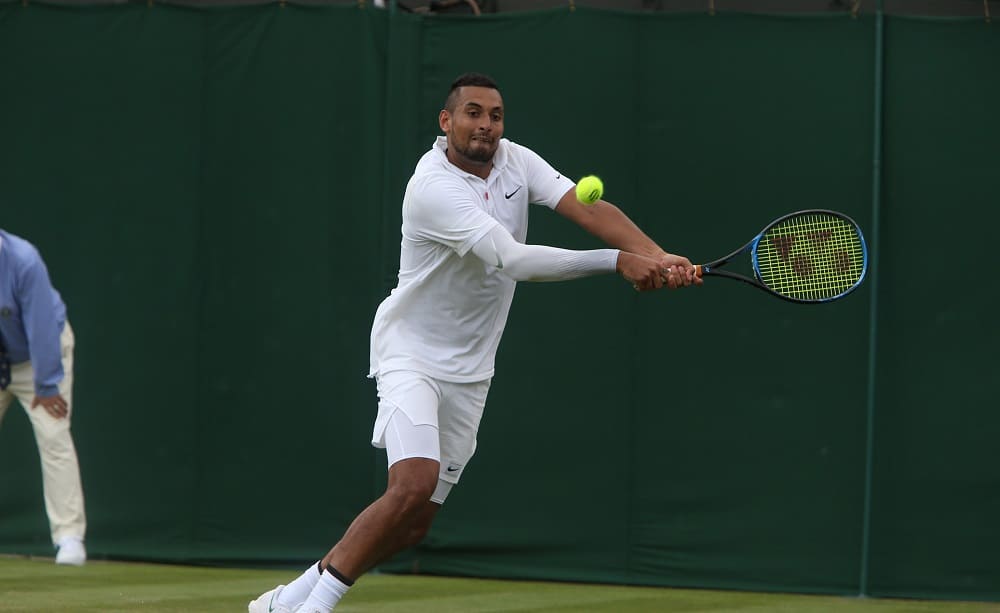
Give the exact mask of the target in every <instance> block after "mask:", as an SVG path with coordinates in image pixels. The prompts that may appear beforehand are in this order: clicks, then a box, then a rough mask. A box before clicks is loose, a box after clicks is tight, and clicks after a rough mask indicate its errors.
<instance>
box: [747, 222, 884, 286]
mask: <svg viewBox="0 0 1000 613" xmlns="http://www.w3.org/2000/svg"><path fill="white" fill-rule="evenodd" d="M750 259H751V263H752V265H753V271H754V276H755V277H756V280H757V281H758V282H759V283H760V284H761V285H762V286H763V287H764V288H765V289H767V290H768V291H770V292H772V293H774V294H775V295H777V296H779V297H781V298H784V299H786V300H791V301H792V302H803V303H822V302H830V301H831V300H836V299H838V298H843V297H844V296H846V295H847V294H849V293H851V292H853V291H854V290H855V289H857V288H858V286H859V285H861V282H862V281H864V278H865V275H866V274H867V273H868V246H867V244H866V243H865V237H864V234H862V232H861V228H860V227H858V224H857V223H855V221H854V220H853V219H851V218H850V217H848V216H847V215H844V214H843V213H839V212H837V211H829V210H826V209H809V210H805V211H797V212H795V213H790V214H788V215H785V216H784V217H780V218H778V219H776V220H774V221H773V222H771V223H770V224H769V225H768V226H767V227H766V228H764V229H763V230H762V231H761V232H760V234H759V235H757V237H756V239H754V241H753V243H752V246H751V250H750Z"/></svg>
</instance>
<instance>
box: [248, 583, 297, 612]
mask: <svg viewBox="0 0 1000 613" xmlns="http://www.w3.org/2000/svg"><path fill="white" fill-rule="evenodd" d="M283 589H285V586H283V585H279V586H278V587H276V588H274V589H273V590H271V591H270V592H264V593H263V594H261V595H260V596H258V597H257V600H251V601H250V604H248V605H247V613H295V612H296V609H298V607H296V608H295V609H289V608H288V607H286V606H285V605H281V604H278V594H280V593H281V590H283Z"/></svg>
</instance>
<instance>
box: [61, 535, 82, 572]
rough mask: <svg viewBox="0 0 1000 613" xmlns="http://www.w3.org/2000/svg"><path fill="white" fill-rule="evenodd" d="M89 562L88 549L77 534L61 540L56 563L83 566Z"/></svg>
mask: <svg viewBox="0 0 1000 613" xmlns="http://www.w3.org/2000/svg"><path fill="white" fill-rule="evenodd" d="M86 562H87V550H86V549H84V548H83V541H82V540H80V539H78V538H77V537H75V536H68V537H66V538H64V539H63V540H61V541H59V551H58V553H56V564H67V565H69V566H83V565H84V564H85V563H86Z"/></svg>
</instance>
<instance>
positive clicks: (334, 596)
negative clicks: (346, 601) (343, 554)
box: [299, 571, 351, 613]
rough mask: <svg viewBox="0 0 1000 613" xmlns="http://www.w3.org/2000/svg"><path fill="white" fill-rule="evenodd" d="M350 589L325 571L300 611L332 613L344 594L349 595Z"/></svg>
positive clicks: (306, 612) (305, 612)
mask: <svg viewBox="0 0 1000 613" xmlns="http://www.w3.org/2000/svg"><path fill="white" fill-rule="evenodd" d="M350 587H351V586H350V585H347V584H346V583H344V582H343V581H341V580H340V579H337V578H336V577H334V576H333V575H332V574H331V573H330V572H329V571H325V572H324V573H323V574H322V576H320V578H319V581H318V582H317V583H316V587H314V588H313V590H312V591H311V592H309V598H307V599H306V601H305V602H304V603H303V604H302V607H301V608H300V609H299V610H300V611H303V613H314V612H316V611H318V612H319V613H330V610H331V609H332V608H333V607H335V606H337V603H338V602H340V599H341V598H343V597H344V594H346V593H347V590H349V589H350Z"/></svg>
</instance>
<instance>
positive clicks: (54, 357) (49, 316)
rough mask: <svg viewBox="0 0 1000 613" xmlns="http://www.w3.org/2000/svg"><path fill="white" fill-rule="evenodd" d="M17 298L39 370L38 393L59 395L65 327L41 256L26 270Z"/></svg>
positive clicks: (36, 369) (37, 373)
mask: <svg viewBox="0 0 1000 613" xmlns="http://www.w3.org/2000/svg"><path fill="white" fill-rule="evenodd" d="M17 300H18V303H19V305H20V309H21V321H22V322H23V324H24V332H25V336H26V337H27V339H28V352H29V354H30V355H31V369H32V370H33V371H34V373H35V394H36V395H38V396H55V395H56V394H58V393H59V382H60V381H62V379H63V368H62V351H61V349H60V345H59V334H60V333H61V330H60V329H59V322H58V321H57V312H58V308H57V305H56V303H55V298H54V296H53V292H52V284H51V282H50V281H49V272H48V270H47V269H46V268H45V263H44V262H42V260H41V257H37V258H34V259H33V260H32V261H30V262H28V263H27V264H26V265H25V266H24V268H23V269H22V272H21V275H20V288H19V291H18V292H17Z"/></svg>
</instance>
